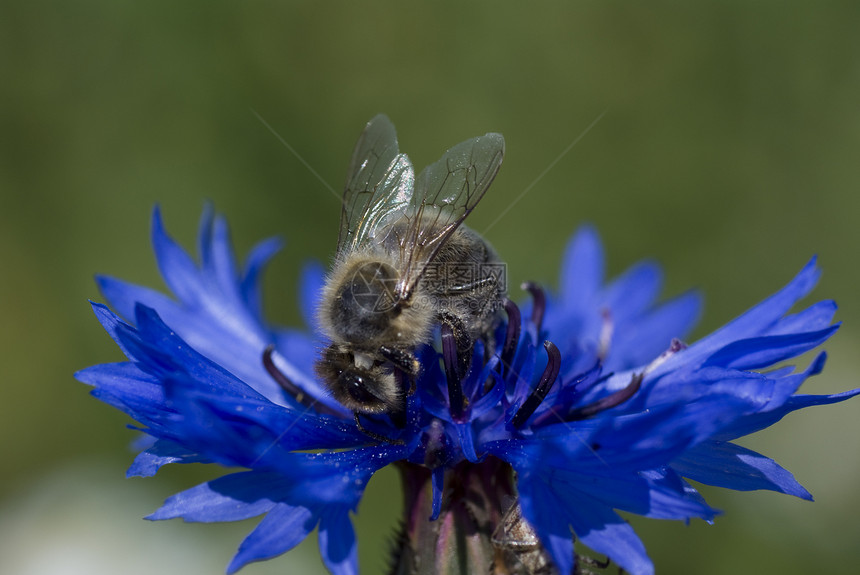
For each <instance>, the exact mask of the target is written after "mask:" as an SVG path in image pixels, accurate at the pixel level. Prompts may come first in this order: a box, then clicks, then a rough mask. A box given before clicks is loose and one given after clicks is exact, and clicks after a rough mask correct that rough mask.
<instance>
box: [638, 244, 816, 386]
mask: <svg viewBox="0 0 860 575" xmlns="http://www.w3.org/2000/svg"><path fill="white" fill-rule="evenodd" d="M819 275H820V272H819V270H818V268H817V267H816V266H815V258H812V260H810V261H809V263H808V264H806V266H805V267H804V268H803V269H802V270H801V271H800V273H798V274H797V275H796V276H795V277H794V279H792V280H791V281H790V282H789V283H788V285H786V286H785V287H784V288H782V289H781V290H779V291H778V292H776V293H775V294H773V295H772V296H770V297H769V298H767V299H766V300H764V301H763V302H761V303H760V304H758V305H756V306H754V307H753V308H751V309H749V310H748V311H747V312H745V313H744V314H742V315H741V316H739V317H738V318H737V319H735V320H733V321H731V322H729V323H728V324H726V325H725V326H723V327H722V328H720V329H718V330H717V331H715V332H713V333H712V334H711V335H709V336H707V337H705V338H703V339H701V340H699V341H697V342H696V343H695V344H693V345H691V346H690V347H689V348H687V349H686V350H684V354H683V359H681V354H676V355H675V356H673V357H672V358H670V359H669V361H667V362H666V363H664V364H663V365H661V366H660V367H659V368H657V370H655V373H663V372H665V371H668V370H669V369H672V368H673V367H674V366H675V365H676V364H677V363H678V362H684V363H685V364H687V365H694V364H696V363H699V362H701V361H703V360H704V359H705V358H707V357H709V356H710V355H712V354H713V353H715V352H716V351H717V350H719V349H721V348H723V347H725V346H727V345H729V344H731V343H733V342H735V341H737V340H741V339H748V338H752V337H756V336H760V335H768V334H770V331H771V330H774V329H775V330H776V331H777V332H778V329H779V322H780V318H781V317H782V316H783V315H784V314H786V313H787V312H788V310H789V309H791V307H792V306H793V305H794V303H795V302H797V301H798V300H800V299H801V298H803V297H804V296H806V295H807V294H808V293H809V292H810V291H811V290H812V288H813V287H815V284H816V282H817V281H818V277H819Z"/></svg>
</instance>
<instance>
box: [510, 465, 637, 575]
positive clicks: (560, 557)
mask: <svg viewBox="0 0 860 575" xmlns="http://www.w3.org/2000/svg"><path fill="white" fill-rule="evenodd" d="M518 486H519V490H520V491H519V493H520V504H521V506H522V510H523V516H524V517H525V518H526V520H527V521H529V523H530V524H531V525H532V526H533V527H534V528H535V531H536V532H537V534H538V537H540V539H541V541H542V542H543V543H544V545H545V546H546V548H547V550H548V551H549V552H550V555H552V558H553V560H554V561H555V563H556V566H557V567H558V569H559V571H560V572H562V573H570V572H572V571H573V541H572V539H571V537H570V528H571V527H572V528H573V531H574V533H575V534H576V536H577V537H579V539H580V540H582V542H583V543H585V544H586V545H588V546H589V547H590V548H592V549H593V550H595V551H597V552H598V553H603V554H605V555H607V556H609V557H610V558H611V559H612V560H613V561H614V562H615V563H617V564H618V565H619V566H621V567H622V568H624V569H625V570H626V571H628V572H630V573H631V574H632V575H652V574H653V573H654V566H653V564H652V563H651V560H650V559H648V555H647V553H646V552H645V547H644V545H643V544H642V542H641V541H640V540H639V538H638V537H637V536H636V534H635V533H634V532H633V529H632V528H631V527H630V526H629V525H628V524H627V523H626V522H625V521H624V520H623V519H621V517H619V516H618V514H617V513H615V512H614V511H613V510H612V509H611V507H608V506H606V505H604V504H602V503H600V502H597V501H595V500H593V499H591V498H590V497H587V496H583V495H582V494H580V493H579V492H577V491H576V490H571V489H569V488H568V486H562V487H564V488H563V489H557V487H558V485H557V484H556V483H555V482H554V481H552V480H550V479H549V478H543V477H541V478H537V477H533V476H531V475H529V474H524V475H523V476H521V478H520V480H519V481H518Z"/></svg>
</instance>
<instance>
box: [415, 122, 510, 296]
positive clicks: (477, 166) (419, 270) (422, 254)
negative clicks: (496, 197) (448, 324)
mask: <svg viewBox="0 0 860 575" xmlns="http://www.w3.org/2000/svg"><path fill="white" fill-rule="evenodd" d="M504 154H505V140H504V138H503V137H502V136H501V134H486V135H484V136H481V137H479V138H472V139H470V140H466V141H465V142H462V143H460V144H457V145H456V146H454V147H453V148H451V149H450V150H448V151H447V152H445V154H444V155H443V156H442V158H441V159H439V160H438V161H437V162H436V163H434V164H431V165H429V166H427V168H425V169H424V170H423V171H422V172H421V174H420V175H419V176H418V179H417V180H416V182H415V193H414V194H413V196H412V200H411V205H410V206H409V210H408V211H407V212H406V214H405V215H404V218H405V219H407V220H408V225H407V226H406V229H405V232H404V233H403V237H400V238H398V239H399V242H400V262H401V263H400V268H401V271H402V274H403V275H402V277H401V282H400V285H399V289H398V291H399V293H400V297H401V298H403V299H408V298H409V296H410V295H411V293H412V291H413V290H414V289H415V285H416V284H417V283H418V280H419V279H421V276H422V275H423V273H424V271H425V270H426V269H427V265H428V264H429V263H430V262H432V261H433V259H434V258H435V257H436V255H437V254H438V253H439V250H440V248H441V247H442V246H443V245H445V242H446V241H447V240H448V238H450V237H451V234H453V233H454V232H455V231H456V230H457V228H458V227H459V226H460V224H462V223H463V220H465V219H466V216H468V215H469V213H470V212H471V211H472V210H473V209H474V208H475V206H476V205H477V204H478V202H479V201H480V200H481V198H482V197H483V196H484V192H486V191H487V188H488V187H490V184H491V183H492V181H493V178H495V177H496V173H497V172H498V171H499V166H501V164H502V158H503V157H504Z"/></svg>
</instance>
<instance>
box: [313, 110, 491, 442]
mask: <svg viewBox="0 0 860 575" xmlns="http://www.w3.org/2000/svg"><path fill="white" fill-rule="evenodd" d="M504 147H505V144H504V139H503V138H502V136H501V135H499V134H492V133H491V134H486V135H484V136H481V137H479V138H472V139H470V140H467V141H465V142H462V143H460V144H458V145H456V146H454V147H453V148H451V149H450V150H448V151H447V152H446V153H445V154H444V155H443V156H442V158H441V159H440V160H439V161H437V162H436V163H434V164H432V165H430V166H428V167H427V168H425V169H424V170H423V171H422V172H421V173H420V174H419V175H418V177H417V178H416V177H415V173H414V171H413V168H412V163H411V162H410V160H409V158H408V157H407V156H406V155H405V154H402V153H400V151H399V149H398V144H397V135H396V132H395V130H394V126H393V125H392V124H391V121H390V120H389V119H388V118H387V117H386V116H384V115H379V116H376V117H375V118H373V119H372V120H371V121H370V122H368V124H367V126H366V127H365V129H364V132H363V133H362V134H361V137H360V138H359V140H358V143H357V144H356V147H355V150H354V151H353V154H352V160H351V161H350V165H349V172H348V176H347V182H346V187H345V190H344V193H343V206H342V212H341V222H340V234H339V236H338V241H337V253H336V256H335V260H334V264H333V266H332V268H331V270H330V272H329V274H328V277H327V279H326V284H325V287H324V289H323V293H322V297H321V303H320V306H319V309H318V319H319V325H320V327H321V329H322V331H323V332H324V334H325V335H326V336H327V337H328V339H329V340H330V341H331V343H330V345H329V346H328V347H327V348H326V349H324V350H323V352H322V354H321V357H320V358H319V359H318V361H317V363H316V371H317V373H318V375H319V376H320V377H321V378H322V380H323V381H324V382H325V384H326V385H327V387H328V389H329V390H330V392H331V394H332V396H333V397H334V398H335V399H337V400H338V401H339V402H340V403H341V404H342V405H344V406H345V407H346V408H348V409H350V410H351V411H353V413H354V415H355V420H356V423H357V425H358V426H359V428H360V429H362V430H363V431H365V433H368V435H371V436H374V437H375V434H373V433H369V432H367V431H366V430H364V428H362V426H361V423H360V421H359V414H389V415H391V416H392V421H394V420H395V419H396V418H395V415H397V414H403V413H404V412H405V403H406V396H407V394H408V393H411V390H410V386H412V389H413V390H414V381H415V378H416V377H417V375H418V374H419V372H420V364H419V362H418V360H417V358H416V356H415V352H416V350H417V348H418V347H419V346H420V345H422V344H425V343H428V342H430V340H431V339H432V338H433V333H434V332H433V330H434V328H435V327H436V326H437V325H444V326H447V327H448V328H449V330H450V332H449V333H450V334H453V338H454V341H455V342H456V346H457V355H458V365H457V369H458V371H459V375H460V376H463V375H465V371H466V369H467V366H468V365H469V363H470V361H471V354H472V350H473V346H474V343H475V341H476V340H478V339H479V338H480V339H484V340H485V341H488V342H489V340H490V337H489V336H490V335H491V332H492V331H493V330H494V328H495V327H496V325H497V324H498V310H499V309H500V307H501V305H502V302H503V300H504V297H505V294H506V286H505V281H504V274H503V273H500V270H502V271H503V269H504V268H503V264H502V263H501V262H500V261H499V258H498V256H497V255H496V252H495V251H494V250H493V248H492V247H491V246H490V245H489V244H488V243H487V242H486V241H485V240H484V239H483V238H482V237H481V236H480V235H478V234H477V233H476V232H474V231H472V230H470V229H469V228H467V227H466V226H464V225H462V223H463V220H464V219H465V218H466V216H468V215H469V213H470V212H471V211H472V210H473V209H474V208H475V206H476V205H477V204H478V202H479V201H480V200H481V198H482V197H483V195H484V192H486V190H487V188H488V187H489V186H490V183H491V182H492V181H493V178H494V177H495V176H496V173H497V172H498V170H499V166H500V165H501V163H502V157H503V155H504ZM382 439H384V438H382Z"/></svg>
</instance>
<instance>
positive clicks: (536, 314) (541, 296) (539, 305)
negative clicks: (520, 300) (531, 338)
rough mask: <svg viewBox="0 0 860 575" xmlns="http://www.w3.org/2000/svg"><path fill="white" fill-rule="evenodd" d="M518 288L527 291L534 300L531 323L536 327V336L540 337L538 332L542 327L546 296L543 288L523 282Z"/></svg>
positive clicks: (532, 283)
mask: <svg viewBox="0 0 860 575" xmlns="http://www.w3.org/2000/svg"><path fill="white" fill-rule="evenodd" d="M520 288H521V289H524V290H528V292H529V293H530V294H531V295H532V299H534V306H533V307H532V323H533V324H535V325H536V326H537V332H538V336H540V330H541V327H542V326H543V314H544V312H545V311H546V294H545V293H544V291H543V288H542V287H540V286H539V285H537V284H536V283H534V282H525V283H524V284H523V285H521V286H520Z"/></svg>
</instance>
